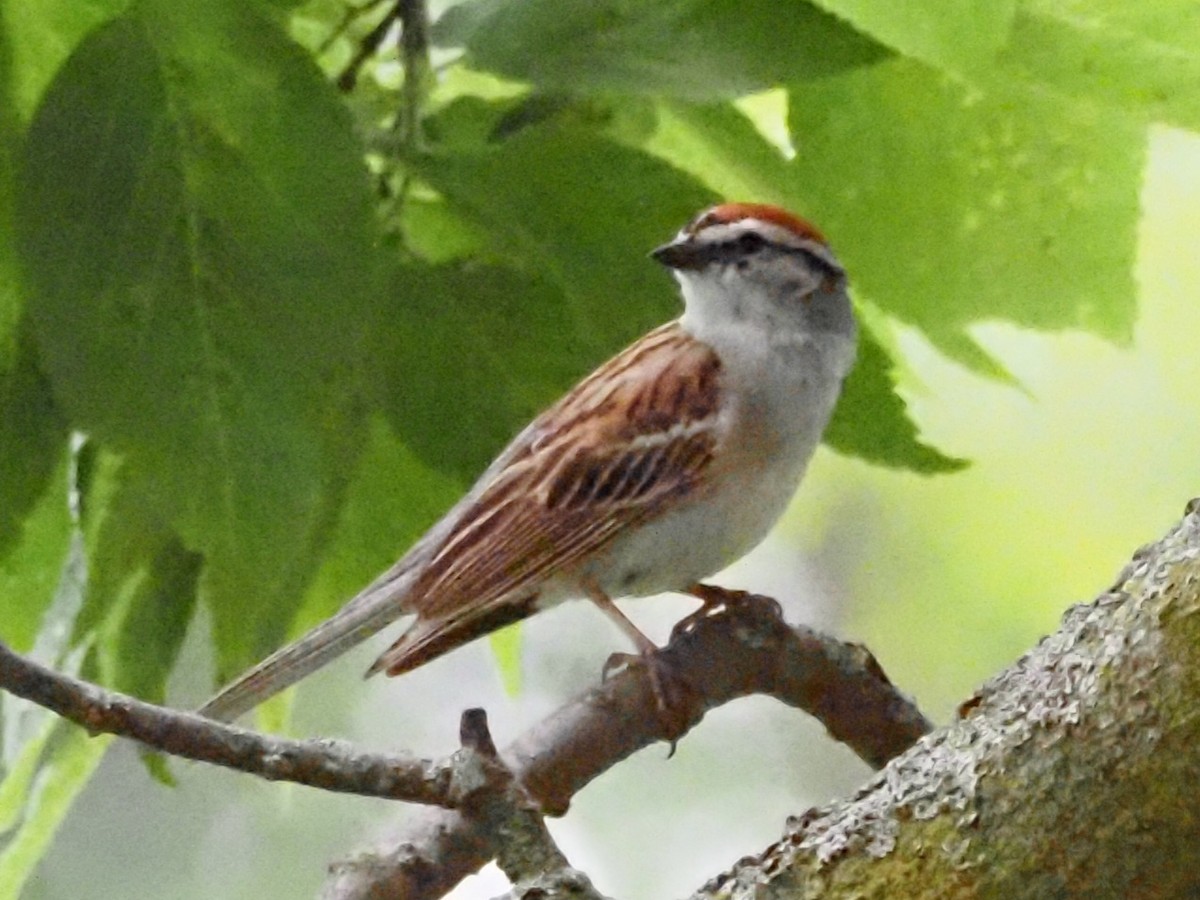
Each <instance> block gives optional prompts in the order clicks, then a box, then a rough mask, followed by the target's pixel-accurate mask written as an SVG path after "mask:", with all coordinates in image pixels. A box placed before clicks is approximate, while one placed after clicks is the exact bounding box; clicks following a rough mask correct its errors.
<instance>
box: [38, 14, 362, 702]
mask: <svg viewBox="0 0 1200 900" xmlns="http://www.w3.org/2000/svg"><path fill="white" fill-rule="evenodd" d="M21 189H22V192H21V196H20V201H21V202H20V206H19V210H20V214H21V215H20V221H19V223H18V225H19V230H20V237H21V238H22V242H21V247H22V251H23V254H24V256H25V259H26V268H27V270H28V271H29V272H30V273H31V278H30V285H29V286H30V289H31V296H30V313H31V316H32V318H33V320H34V323H35V325H36V329H37V335H38V339H39V343H40V346H41V348H42V351H43V359H44V363H45V367H46V370H47V372H48V373H49V375H50V378H51V381H52V383H53V386H54V389H55V392H56V395H57V396H58V397H59V398H60V399H61V402H62V403H63V405H64V407H65V408H66V410H67V411H68V413H69V415H70V417H71V420H72V423H73V424H76V425H78V426H79V427H81V428H83V429H85V430H86V431H87V432H88V433H89V434H91V435H93V436H94V437H95V438H96V439H97V440H98V441H99V442H100V443H101V444H102V445H105V446H109V447H111V448H113V449H115V450H116V451H118V452H120V453H122V454H124V455H125V456H126V458H127V461H128V465H129V466H130V467H131V472H133V473H135V474H136V475H137V476H138V477H139V479H141V480H142V483H144V484H145V485H146V486H147V487H146V488H145V490H144V493H145V495H146V497H147V501H148V502H149V503H150V504H152V507H153V509H154V510H155V511H156V513H157V514H158V515H159V516H161V517H162V518H163V520H164V521H166V522H168V523H169V524H170V525H171V527H172V528H173V529H174V530H175V531H176V532H177V533H178V534H179V536H180V538H181V539H182V541H183V544H184V546H185V547H186V548H187V549H189V550H191V551H194V552H199V553H202V554H203V555H204V557H205V569H204V572H203V575H202V591H203V593H204V596H205V599H206V601H207V602H208V603H209V605H210V607H211V609H212V612H213V621H214V631H215V636H216V640H217V645H218V657H219V659H218V668H219V672H218V675H219V676H220V677H222V678H224V677H226V676H228V675H230V674H232V673H233V672H234V671H235V670H239V669H241V668H242V667H244V666H245V665H246V664H247V663H249V662H250V661H252V660H254V659H257V658H258V657H260V656H261V655H262V654H263V653H264V652H265V651H266V650H268V649H269V648H271V647H272V646H274V645H275V644H277V643H278V641H279V638H280V637H281V636H282V634H283V633H284V631H285V630H286V626H287V622H289V621H290V620H291V617H292V615H293V614H294V611H295V608H296V605H297V604H298V602H299V598H300V596H301V595H302V592H303V588H304V585H305V584H306V582H307V581H308V579H309V578H310V576H311V573H312V570H313V568H314V567H315V565H316V561H317V560H318V559H319V550H320V547H321V546H322V544H323V542H324V540H325V539H326V537H327V531H328V528H329V527H330V526H331V524H332V521H333V518H334V516H335V515H336V510H337V507H338V505H339V504H340V501H341V492H342V490H343V489H344V484H345V480H346V479H347V478H348V474H347V473H348V472H349V471H351V470H352V468H353V462H354V460H355V458H356V456H357V453H358V451H359V449H360V446H361V441H362V438H363V434H364V428H363V418H362V411H361V408H360V407H361V397H360V394H359V392H360V387H359V384H358V380H357V379H358V375H357V373H356V371H355V370H354V361H355V360H356V359H357V358H358V357H359V356H360V354H361V340H362V334H361V329H362V323H363V322H365V321H366V320H367V319H368V304H369V303H370V302H371V299H370V298H371V297H372V295H373V293H374V291H373V266H374V263H373V251H372V247H371V239H372V230H371V216H370V209H369V197H368V192H367V181H366V178H365V176H364V170H363V168H362V163H361V159H360V148H359V147H358V145H357V143H356V141H355V140H354V138H353V135H352V130H351V124H350V121H349V119H348V116H347V114H346V113H345V111H344V109H343V108H342V106H341V104H340V102H339V100H338V98H337V96H336V95H335V94H334V92H333V91H332V89H331V88H330V87H329V86H328V85H327V84H326V83H325V82H324V81H323V79H322V78H321V76H320V73H319V72H318V71H317V70H316V69H315V68H314V67H313V66H312V64H311V62H310V61H309V60H308V59H307V58H306V57H305V55H304V54H303V53H302V52H301V51H300V50H299V49H298V48H297V47H295V46H294V45H292V44H291V43H290V42H288V41H287V40H286V39H285V38H284V37H283V35H282V34H280V33H279V31H278V30H277V28H276V26H275V25H274V24H272V23H271V22H270V21H268V20H267V19H264V18H261V17H259V16H258V15H257V14H256V12H255V9H254V7H253V6H251V5H246V4H241V3H234V2H232V0H223V2H212V3H206V4H195V5H194V4H178V3H174V2H169V0H146V2H141V3H138V4H136V5H135V6H134V7H133V8H132V9H131V11H130V13H129V14H128V15H126V16H124V17H122V18H120V19H118V20H117V21H115V22H113V23H112V24H110V25H108V26H105V27H104V28H102V29H100V30H99V31H97V32H95V33H93V34H92V35H91V36H89V38H88V39H87V40H86V41H84V43H83V44H82V45H81V46H80V47H79V49H78V51H77V52H76V53H75V54H74V55H73V56H72V58H71V59H70V60H69V61H68V62H67V64H66V65H65V66H64V67H63V68H62V70H61V71H60V73H59V76H58V77H57V78H56V80H55V82H54V84H53V85H52V87H51V88H50V91H49V92H48V94H47V97H46V99H45V102H44V103H43V104H42V107H41V109H40V110H39V113H38V116H37V118H36V119H35V121H34V122H33V124H32V126H31V129H30V133H29V140H28V146H27V148H26V152H25V155H24V160H23V170H22V174H21Z"/></svg>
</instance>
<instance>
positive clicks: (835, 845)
mask: <svg viewBox="0 0 1200 900" xmlns="http://www.w3.org/2000/svg"><path fill="white" fill-rule="evenodd" d="M694 896H695V897H696V898H716V897H721V898H751V897H753V898H756V900H766V898H784V897H786V898H790V900H795V898H816V897H820V898H848V897H854V898H897V897H904V898H975V897H986V898H992V897H995V898H1006V900H1022V898H1029V900H1053V898H1060V897H1061V898H1076V897H1078V898H1181V900H1182V898H1197V897H1200V501H1195V500H1194V501H1192V503H1191V504H1189V506H1188V510H1187V513H1186V515H1185V516H1184V519H1183V521H1182V522H1181V523H1180V524H1179V525H1177V526H1176V527H1175V528H1174V529H1173V530H1172V531H1171V532H1170V533H1169V534H1168V535H1167V536H1166V537H1165V538H1163V539H1162V540H1161V541H1159V542H1158V543H1156V544H1152V545H1148V546H1146V547H1143V548H1142V549H1141V550H1139V551H1138V552H1137V553H1136V554H1135V555H1134V558H1133V560H1132V562H1131V563H1130V564H1129V565H1128V566H1126V568H1125V570H1124V571H1123V572H1122V573H1121V575H1120V576H1119V578H1118V579H1117V582H1116V584H1114V585H1113V587H1112V588H1111V589H1109V590H1108V591H1107V592H1105V593H1104V594H1103V595H1101V596H1100V597H1098V598H1097V599H1096V600H1095V601H1093V602H1092V603H1089V604H1086V605H1081V606H1076V607H1073V608H1072V609H1070V610H1069V611H1068V612H1067V613H1066V615H1065V616H1064V617H1063V621H1062V626H1061V627H1060V628H1059V630H1058V631H1057V632H1055V633H1054V634H1053V635H1051V636H1049V637H1047V638H1045V639H1044V640H1043V641H1042V642H1041V643H1040V644H1038V646H1037V647H1035V648H1034V649H1033V650H1032V651H1030V652H1029V653H1027V654H1026V655H1025V656H1024V657H1022V658H1021V659H1020V660H1019V661H1018V662H1017V663H1016V664H1015V665H1013V666H1012V667H1011V668H1009V669H1008V670H1006V671H1005V672H1003V673H1001V674H1000V675H998V676H997V677H995V678H994V679H992V680H991V681H990V682H988V683H987V684H986V685H985V686H984V687H983V688H982V689H981V690H980V692H979V693H978V694H977V695H976V696H975V697H973V698H971V699H970V700H968V701H967V702H966V703H964V704H963V705H962V707H961V708H960V711H959V718H958V719H957V721H955V722H954V723H953V724H951V725H949V726H948V727H945V728H942V729H939V730H938V731H935V732H934V733H932V734H930V735H928V736H926V737H925V738H922V739H921V740H920V741H919V742H918V743H917V744H916V745H915V746H914V747H912V749H910V750H909V751H907V752H905V753H904V754H902V755H901V756H899V757H897V758H896V759H894V760H893V761H892V762H891V763H889V764H888V765H887V766H886V767H885V768H884V769H883V770H881V771H880V772H879V773H878V774H877V775H876V776H875V777H874V778H872V780H871V781H870V782H868V783H867V784H866V785H865V786H864V787H863V788H862V790H861V791H860V792H859V793H858V794H857V795H856V796H855V797H854V798H853V799H850V800H846V801H840V802H835V803H832V804H830V805H828V806H826V807H823V808H819V809H814V810H811V811H809V812H808V813H806V814H805V815H803V816H801V817H800V818H798V819H794V820H792V821H790V822H789V823H788V828H787V831H786V833H785V835H784V836H783V838H782V839H781V840H780V841H779V842H778V843H776V844H774V845H773V846H771V847H769V848H767V850H766V851H765V852H763V853H762V854H761V855H760V856H759V857H757V858H749V859H745V860H742V861H741V862H739V863H738V864H737V865H736V866H735V867H734V868H733V869H732V870H731V871H729V872H728V873H726V874H725V875H723V876H721V877H719V878H717V879H714V880H713V881H712V882H710V883H709V884H708V885H706V886H705V887H704V888H702V889H701V890H700V891H699V892H697V894H695V895H694Z"/></svg>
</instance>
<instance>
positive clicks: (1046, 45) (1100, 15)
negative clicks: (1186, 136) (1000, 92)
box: [977, 0, 1200, 131]
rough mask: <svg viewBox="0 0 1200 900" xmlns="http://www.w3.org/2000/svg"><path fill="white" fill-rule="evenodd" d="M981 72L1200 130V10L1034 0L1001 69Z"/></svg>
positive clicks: (1169, 1) (1024, 9) (1107, 0)
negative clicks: (1197, 11)
mask: <svg viewBox="0 0 1200 900" xmlns="http://www.w3.org/2000/svg"><path fill="white" fill-rule="evenodd" d="M977 74H978V77H980V78H981V79H984V80H985V81H1010V80H1013V79H1022V80H1025V81H1028V82H1030V83H1032V84H1034V85H1037V86H1038V87H1039V88H1050V89H1052V90H1054V91H1059V92H1061V93H1063V94H1065V95H1066V96H1069V97H1075V98H1079V99H1084V100H1087V101H1089V102H1099V103H1104V104H1109V105H1111V106H1114V107H1117V108H1120V109H1121V110H1123V111H1124V112H1125V113H1126V114H1127V115H1129V116H1131V117H1132V118H1134V119H1135V120H1138V121H1161V122H1169V123H1172V124H1175V125H1180V126H1183V127H1185V128H1190V129H1192V130H1193V131H1196V130H1200V16H1198V15H1197V14H1196V8H1195V6H1194V5H1193V4H1191V3H1178V2H1173V0H1143V2H1139V3H1127V2H1124V0H1116V2H1114V0H1086V2H1074V3H1069V4H1067V3H1062V2H1060V0H1027V2H1025V3H1023V4H1022V5H1021V8H1020V10H1019V12H1018V14H1017V17H1016V21H1015V23H1014V27H1013V36H1012V41H1011V42H1010V43H1009V45H1008V46H1007V47H1006V48H1005V50H1004V52H1003V53H1002V54H1001V55H1000V57H999V59H998V61H997V66H996V69H995V70H994V71H987V70H984V71H981V72H979V73H977Z"/></svg>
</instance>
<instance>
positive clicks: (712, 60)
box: [433, 0, 886, 100]
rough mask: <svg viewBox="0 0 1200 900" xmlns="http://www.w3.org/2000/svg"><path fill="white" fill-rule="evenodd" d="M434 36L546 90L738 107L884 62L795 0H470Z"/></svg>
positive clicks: (845, 29)
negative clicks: (787, 86) (733, 102)
mask: <svg viewBox="0 0 1200 900" xmlns="http://www.w3.org/2000/svg"><path fill="white" fill-rule="evenodd" d="M433 35H434V39H435V41H437V42H438V43H439V44H441V45H443V46H456V47H457V46H461V47H465V48H466V51H467V61H468V63H470V64H471V65H473V66H475V67H476V68H481V69H487V70H490V71H492V72H496V73H499V74H501V75H504V76H507V77H509V78H517V79H521V80H523V81H530V82H532V83H534V84H536V85H537V86H539V87H540V88H543V89H548V90H561V91H566V92H569V93H586V92H606V91H620V92H629V93H646V94H666V95H670V96H675V97H682V98H686V99H691V100H714V99H723V98H731V97H736V96H738V95H740V94H748V93H752V92H754V91H758V90H763V89H764V88H767V87H773V86H775V85H777V84H780V83H786V82H794V81H800V80H803V79H807V78H817V77H821V76H824V75H828V74H830V73H833V72H839V71H842V70H844V69H847V68H853V67H856V66H862V65H866V64H867V63H870V62H873V61H875V60H878V59H881V58H883V57H884V56H885V55H886V50H884V48H883V47H881V46H880V45H879V44H876V43H875V42H873V41H872V40H870V39H869V38H867V37H864V36H863V35H862V34H861V33H860V32H858V31H857V30H855V29H854V28H851V27H849V26H848V25H846V24H845V23H844V22H842V21H839V20H838V18H836V17H835V16H831V15H829V14H828V13H825V12H822V11H821V10H819V9H817V8H816V7H815V6H813V5H812V4H810V3H806V2H802V0H782V2H781V0H744V2H741V3H712V2H709V0H663V2H656V3H645V2H635V0H601V2H597V0H478V2H475V3H464V4H461V5H459V6H454V7H452V8H451V9H449V10H448V11H447V12H446V14H445V15H443V16H442V18H441V19H440V20H439V21H438V22H437V23H436V25H435V26H434V29H433ZM535 48H536V49H535Z"/></svg>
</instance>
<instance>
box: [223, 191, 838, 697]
mask: <svg viewBox="0 0 1200 900" xmlns="http://www.w3.org/2000/svg"><path fill="white" fill-rule="evenodd" d="M652 255H653V257H654V258H655V259H656V260H658V261H659V262H660V263H662V264H663V265H665V266H667V267H668V268H670V269H671V270H673V272H674V274H675V277H676V279H678V281H679V285H680V288H681V289H682V292H683V301H684V312H683V315H682V316H681V317H680V318H679V319H678V320H676V321H674V322H671V323H669V324H667V325H664V326H662V327H660V328H657V329H655V330H654V331H651V332H650V333H649V334H647V335H646V336H645V337H643V338H642V339H641V340H639V341H637V342H636V343H635V344H633V345H632V346H630V347H629V348H628V349H626V350H625V351H624V352H622V353H620V354H619V355H618V356H616V357H614V358H613V359H612V360H610V361H609V362H607V363H605V364H604V365H603V366H601V367H600V368H599V369H597V370H596V371H595V372H594V373H593V374H592V375H590V376H588V377H587V378H585V379H584V380H583V381H582V382H580V383H579V384H578V385H577V386H576V387H575V388H574V389H573V390H572V391H571V392H570V393H568V394H567V395H566V396H565V397H563V398H562V399H561V400H559V401H558V403H556V404H555V405H554V406H552V407H550V409H548V410H547V411H546V412H544V413H542V414H541V415H540V416H538V417H537V418H536V419H534V420H533V422H532V423H530V424H529V425H528V426H527V427H526V428H525V430H524V431H522V432H521V433H520V434H519V435H517V437H516V438H515V439H514V440H513V441H512V443H511V444H509V446H508V447H507V448H506V449H505V450H504V452H503V453H501V454H500V456H499V457H498V458H497V459H496V460H495V462H493V463H492V464H491V466H490V467H489V468H488V469H487V471H485V472H484V473H483V475H482V476H481V477H480V478H479V480H478V481H477V482H476V483H475V486H474V487H472V488H471V490H470V491H469V492H468V493H467V495H466V496H465V497H463V498H462V499H461V500H460V501H459V502H458V503H457V504H456V505H455V506H454V508H453V509H451V510H450V511H449V512H448V513H447V514H446V515H445V516H444V517H443V518H442V519H441V521H440V522H438V523H437V524H436V525H434V526H433V528H431V529H430V530H429V531H428V532H427V533H426V534H425V536H424V537H422V538H421V539H420V540H419V541H417V543H416V544H415V545H414V546H413V547H412V549H410V550H409V551H408V553H406V554H405V555H404V556H403V557H402V558H401V559H400V561H399V562H397V563H396V564H395V565H393V566H392V567H391V568H390V569H388V570H387V571H386V572H384V573H383V574H382V575H380V576H379V578H377V579H376V580H375V581H374V582H372V583H371V584H370V585H368V586H367V587H366V588H365V589H364V590H363V591H362V592H361V593H360V594H358V595H357V596H356V597H354V598H353V599H352V600H350V601H349V602H348V603H347V604H346V605H345V606H344V607H343V608H342V609H341V611H339V612H338V613H337V614H336V615H334V616H333V617H332V618H331V619H328V620H327V621H325V622H323V623H321V624H320V625H318V626H316V628H314V629H313V630H312V631H310V632H309V633H308V634H306V635H305V636H303V637H301V638H300V639H299V640H297V641H296V642H294V643H292V644H290V645H288V646H286V647H284V648H283V649H281V650H279V651H277V652H276V653H274V654H273V655H272V656H270V657H268V658H267V659H266V660H264V661H263V662H262V663H260V664H259V665H258V666H257V667H255V668H254V669H251V670H250V671H249V672H248V673H246V674H244V675H243V676H242V677H241V678H239V679H238V680H237V681H235V682H233V683H232V684H231V685H229V686H228V687H226V688H225V689H224V690H223V691H221V693H219V694H218V695H217V696H216V697H214V698H213V699H212V700H210V701H209V702H208V704H207V705H205V706H204V707H203V708H202V709H201V710H200V712H201V713H202V714H203V715H206V716H210V717H212V718H216V719H233V718H235V717H236V716H238V715H240V714H241V713H243V712H245V711H246V710H248V709H251V708H252V707H254V706H256V705H257V704H259V703H261V702H262V701H264V700H265V699H267V698H268V697H270V696H272V695H273V694H275V693H277V692H279V691H281V690H283V689H284V688H286V687H287V686H289V685H291V684H293V683H294V682H296V681H298V680H299V679H300V678H302V677H304V676H305V675H307V674H308V673H310V672H312V671H314V670H315V669H317V668H318V667H320V666H322V665H324V664H325V663H327V662H329V661H330V660H332V659H333V658H334V657H336V656H339V655H340V654H342V653H343V652H345V651H346V650H347V649H349V648H350V647H352V646H354V645H355V644H358V643H359V642H360V641H362V640H364V639H365V638H367V637H369V636H370V635H372V634H374V633H375V632H377V631H379V630H380V629H381V628H383V627H384V626H385V625H387V624H389V623H390V622H392V621H393V620H395V619H396V618H398V617H400V616H403V615H406V614H411V615H415V617H416V618H415V619H414V621H413V622H412V623H411V624H410V625H409V627H408V630H407V631H405V632H404V634H403V635H402V636H401V637H400V638H399V640H397V641H396V643H394V644H393V645H392V646H391V647H390V648H389V649H388V650H387V651H386V652H385V653H384V654H383V655H382V656H380V657H379V659H378V660H377V661H376V662H375V664H374V665H373V666H372V667H371V669H370V671H371V672H376V671H380V670H383V671H386V672H387V673H388V674H389V675H397V674H400V673H401V672H407V671H409V670H410V669H413V668H416V667H417V666H420V665H422V664H424V663H426V662H428V661H429V660H431V659H433V658H435V657H437V656H440V655H441V654H443V653H445V652H447V651H449V650H453V649H454V648H455V647H459V646H461V645H462V644H465V643H466V642H468V641H471V640H473V639H475V638H477V637H480V636H481V635H484V634H487V633H488V632H491V631H494V630H496V629H498V628H500V627H502V626H504V625H507V624H509V623H510V622H515V621H517V620H518V619H522V618H524V617H525V616H527V615H530V614H531V613H533V612H536V611H537V610H539V609H543V608H545V607H547V606H549V605H551V604H554V603H558V602H560V601H562V600H565V599H568V598H572V597H587V598H590V599H591V600H593V601H594V602H595V603H596V604H597V605H598V606H599V607H600V608H601V609H602V610H604V611H605V612H606V613H607V614H608V615H610V616H611V617H613V618H614V619H615V620H616V621H617V623H618V624H619V625H620V626H621V628H622V629H623V630H624V631H626V633H628V634H629V635H630V637H631V638H632V640H633V641H634V643H635V645H636V646H637V647H638V649H639V651H640V652H642V653H643V654H646V653H649V652H651V651H653V650H654V649H655V647H654V645H653V644H652V643H651V642H650V640H649V639H648V638H646V637H644V636H643V635H642V634H641V632H639V631H638V630H637V628H636V627H635V626H634V625H633V624H632V623H631V622H630V621H629V620H628V619H626V618H625V616H624V614H623V613H621V612H620V610H618V609H617V607H616V606H615V605H614V604H613V602H612V598H614V597H622V596H629V595H645V594H654V593H658V592H661V591H683V592H687V593H692V594H693V595H695V596H698V597H700V599H701V600H704V597H703V588H702V586H701V585H699V584H698V582H699V579H701V578H705V577H707V576H708V575H711V574H712V573H713V572H716V571H718V570H719V569H722V568H724V567H725V566H726V565H728V564H730V563H732V562H733V561H734V560H736V559H738V558H739V557H740V556H742V555H743V554H744V553H746V552H747V551H749V550H750V549H751V548H753V547H754V546H755V545H757V544H758V543H759V541H761V540H762V538H763V537H764V536H765V535H766V533H767V531H768V530H769V529H770V528H771V526H772V525H773V524H774V523H775V521H776V519H778V518H779V516H780V514H781V513H782V512H783V510H784V507H785V506H786V505H787V503H788V500H789V499H790V498H791V496H792V494H793V492H794V491H795V489H796V486H797V484H798V483H799V481H800V477H801V476H802V475H803V473H804V469H805V467H806V465H807V464H808V460H809V458H810V457H811V456H812V453H813V451H814V450H815V449H816V446H817V443H818V442H819V441H820V439H821V434H822V432H823V431H824V430H825V426H826V424H827V423H828V421H829V417H830V415H831V413H832V411H833V407H834V403H835V402H836V400H837V397H838V393H839V391H840V390H841V385H842V380H843V379H844V378H845V377H846V374H847V373H848V372H849V371H850V368H851V366H852V365H853V362H854V353H855V335H856V329H855V324H854V317H853V313H852V312H851V308H850V301H849V299H848V297H847V294H846V276H845V272H844V271H843V270H842V267H841V266H840V265H839V264H838V262H837V260H836V259H835V258H834V256H833V253H832V252H831V251H830V249H829V247H828V246H827V245H826V243H825V240H824V238H823V237H822V236H821V234H820V233H819V232H818V231H817V230H816V229H815V228H813V227H812V226H811V225H809V224H808V223H807V222H805V221H803V220H801V219H799V218H797V217H796V216H793V215H791V214H790V213H787V212H785V211H783V210H781V209H778V208H776V207H773V206H766V205H759V204H749V203H727V204H723V205H721V206H716V207H714V208H712V209H709V210H707V211H705V212H703V213H701V214H700V215H699V216H698V217H696V218H695V219H694V220H693V221H692V222H690V223H689V224H688V225H687V226H686V227H684V229H683V230H682V231H680V232H679V234H678V235H677V236H676V238H675V239H674V240H673V241H672V242H671V243H669V244H666V245H664V246H662V247H659V248H658V249H657V250H655V251H654V252H653V254H652Z"/></svg>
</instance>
